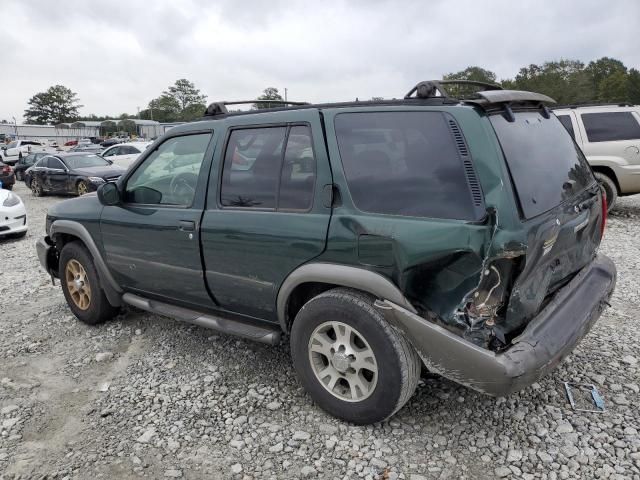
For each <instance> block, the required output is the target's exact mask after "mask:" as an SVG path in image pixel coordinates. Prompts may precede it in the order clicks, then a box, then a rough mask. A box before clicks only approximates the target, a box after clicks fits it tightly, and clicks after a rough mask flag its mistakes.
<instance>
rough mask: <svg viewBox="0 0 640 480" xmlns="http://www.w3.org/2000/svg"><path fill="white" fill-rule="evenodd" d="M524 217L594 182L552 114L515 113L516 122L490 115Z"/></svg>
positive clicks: (571, 142) (532, 214)
mask: <svg viewBox="0 0 640 480" xmlns="http://www.w3.org/2000/svg"><path fill="white" fill-rule="evenodd" d="M490 118H491V123H492V124H493V128H494V129H495V131H496V134H497V135H498V139H499V140H500V144H501V145H502V150H503V151H504V154H505V157H506V159H507V164H508V165H509V170H510V172H511V177H512V178H513V183H514V186H515V189H516V191H517V194H518V197H519V199H520V205H521V206H522V211H523V213H524V216H525V218H532V217H535V216H536V215H539V214H541V213H543V212H546V211H548V210H551V209H552V208H554V207H556V206H557V205H559V204H561V203H562V202H563V201H565V200H567V199H568V198H571V197H573V196H574V195H575V194H577V193H578V192H580V191H582V190H584V189H585V188H586V187H587V186H589V185H591V183H592V182H594V178H593V175H592V174H591V169H590V168H589V165H588V164H587V161H586V160H585V158H584V155H583V154H582V152H581V151H580V149H579V148H578V147H577V146H576V144H575V143H574V141H573V139H572V138H571V136H570V135H569V133H568V132H567V130H566V129H565V128H564V127H563V126H562V124H561V123H560V121H559V120H558V119H557V118H556V117H555V116H554V115H551V117H550V118H544V117H543V116H542V114H541V113H539V112H518V113H516V114H515V121H513V122H509V121H508V120H507V119H506V118H505V117H504V116H502V115H499V114H496V115H492V116H491V117H490Z"/></svg>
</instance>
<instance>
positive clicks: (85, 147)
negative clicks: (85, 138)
mask: <svg viewBox="0 0 640 480" xmlns="http://www.w3.org/2000/svg"><path fill="white" fill-rule="evenodd" d="M103 150H104V147H101V146H100V145H96V144H95V143H84V144H82V145H80V144H78V145H76V146H75V147H72V148H70V149H69V150H68V151H69V152H86V153H97V154H100V153H102V151H103Z"/></svg>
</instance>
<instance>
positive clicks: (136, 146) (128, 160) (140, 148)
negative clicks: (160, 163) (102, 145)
mask: <svg viewBox="0 0 640 480" xmlns="http://www.w3.org/2000/svg"><path fill="white" fill-rule="evenodd" d="M149 145H151V142H132V143H118V144H117V145H114V146H112V147H109V148H107V149H106V150H105V151H104V152H102V153H101V154H100V155H101V156H102V157H103V158H106V159H108V160H111V161H112V162H113V163H115V164H116V165H119V166H121V167H124V168H129V167H130V166H131V165H132V164H133V162H135V161H136V160H137V159H138V157H139V156H140V154H141V153H142V152H144V151H145V150H146V148H147V147H148V146H149Z"/></svg>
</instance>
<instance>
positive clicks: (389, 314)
mask: <svg viewBox="0 0 640 480" xmlns="http://www.w3.org/2000/svg"><path fill="white" fill-rule="evenodd" d="M615 283H616V267H615V265H614V264H613V262H612V261H611V259H609V258H608V257H606V256H604V255H598V256H597V257H596V258H595V260H594V261H593V262H591V263H590V264H589V265H587V266H586V267H584V268H583V269H582V270H581V271H580V272H579V273H578V274H577V275H576V276H575V277H574V278H573V279H572V280H571V281H570V282H569V283H568V284H567V285H565V286H564V287H563V288H562V289H560V290H559V291H558V292H557V293H556V294H555V296H554V298H553V299H552V300H551V301H550V302H549V303H548V304H547V305H546V307H545V308H544V309H542V310H541V311H540V312H539V313H538V315H537V316H536V317H535V318H533V319H532V320H531V321H530V322H529V324H528V325H527V327H526V329H525V330H524V332H522V334H521V335H520V336H518V337H517V338H516V339H514V340H513V342H512V343H513V345H512V346H511V347H510V348H509V349H508V350H506V351H504V352H502V353H494V352H492V351H490V350H485V349H483V348H480V347H478V346H477V345H474V344H472V343H470V342H467V341H466V340H464V339H462V338H460V337H458V336H457V335H455V334H453V333H451V332H450V331H448V330H446V329H444V328H442V327H440V326H438V325H435V324H433V323H431V322H429V321H427V320H425V319H424V318H422V317H420V316H418V315H416V314H414V313H411V312H409V311H408V310H406V309H404V308H402V307H400V306H398V305H396V304H394V303H391V302H389V301H387V300H385V301H378V302H376V305H377V306H378V308H380V310H381V311H382V312H383V313H384V315H385V318H386V319H387V320H388V321H389V322H390V323H391V324H393V325H395V326H396V327H398V328H399V329H400V330H402V331H403V332H404V334H405V335H406V337H407V339H408V340H409V341H410V342H411V343H412V344H413V346H414V347H415V348H416V350H417V351H418V353H419V354H420V357H421V358H422V360H423V362H424V363H425V365H426V366H427V368H428V369H429V370H431V371H432V372H435V373H438V374H440V375H442V376H444V377H446V378H449V379H450V380H453V381H455V382H458V383H460V384H462V385H465V386H467V387H470V388H473V389H474V390H477V391H479V392H483V393H486V394H489V395H495V396H502V395H507V394H509V393H512V392H515V391H518V390H520V389H522V388H524V387H526V386H528V385H530V384H532V383H533V382H535V381H537V380H538V379H540V378H541V377H542V376H544V375H545V374H547V373H548V372H550V371H551V370H553V368H555V367H556V365H558V364H559V363H560V362H561V361H562V359H564V358H565V357H566V356H567V355H568V354H569V353H570V352H571V351H572V350H573V349H574V347H575V346H576V345H577V343H578V342H579V341H580V339H581V338H582V337H583V336H585V335H586V334H587V332H588V331H589V330H590V329H591V326H592V325H593V324H594V323H595V321H596V320H597V319H598V318H599V317H600V314H601V313H602V311H603V309H604V306H605V305H606V304H607V302H608V300H609V297H611V294H612V293H613V289H614V287H615Z"/></svg>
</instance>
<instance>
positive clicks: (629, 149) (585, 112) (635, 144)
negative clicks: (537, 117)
mask: <svg viewBox="0 0 640 480" xmlns="http://www.w3.org/2000/svg"><path fill="white" fill-rule="evenodd" d="M554 113H555V114H556V116H557V117H558V119H559V120H560V121H561V122H562V124H563V125H564V126H565V128H566V129H567V130H568V131H569V133H570V134H571V136H572V137H573V138H574V139H575V141H576V143H577V144H578V145H579V146H580V148H582V151H583V152H584V154H585V156H586V157H587V160H588V161H589V163H590V164H591V167H592V168H593V170H594V171H595V172H596V177H597V178H598V180H600V182H601V183H602V185H603V186H604V188H605V191H606V193H607V202H608V205H609V210H611V208H612V207H613V204H614V203H615V201H616V199H617V198H618V195H620V196H623V195H633V194H636V193H640V106H637V105H636V106H632V105H596V106H576V107H568V108H558V109H555V110H554Z"/></svg>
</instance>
